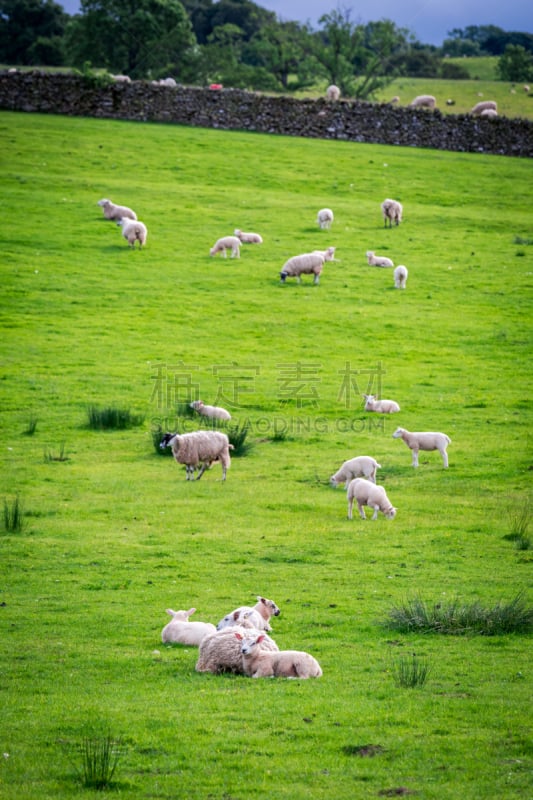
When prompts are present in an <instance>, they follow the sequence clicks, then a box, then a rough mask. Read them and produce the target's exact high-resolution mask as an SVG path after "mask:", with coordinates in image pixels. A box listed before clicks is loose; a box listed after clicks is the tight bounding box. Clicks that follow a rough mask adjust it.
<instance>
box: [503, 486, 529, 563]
mask: <svg viewBox="0 0 533 800" xmlns="http://www.w3.org/2000/svg"><path fill="white" fill-rule="evenodd" d="M530 523H531V497H529V496H528V497H525V498H521V499H519V500H510V502H509V533H508V534H506V536H504V539H508V540H509V541H511V542H514V543H515V545H516V549H517V550H530V549H531V546H532V542H531V536H530V534H529V525H530Z"/></svg>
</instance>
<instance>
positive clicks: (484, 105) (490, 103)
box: [470, 100, 498, 117]
mask: <svg viewBox="0 0 533 800" xmlns="http://www.w3.org/2000/svg"><path fill="white" fill-rule="evenodd" d="M488 108H490V109H492V110H493V111H497V110H498V104H497V103H496V102H495V101H494V100H482V101H481V103H476V105H475V106H473V108H471V109H470V113H471V114H473V115H474V116H475V117H477V116H479V115H480V114H481V112H482V111H486V110H487V109H488Z"/></svg>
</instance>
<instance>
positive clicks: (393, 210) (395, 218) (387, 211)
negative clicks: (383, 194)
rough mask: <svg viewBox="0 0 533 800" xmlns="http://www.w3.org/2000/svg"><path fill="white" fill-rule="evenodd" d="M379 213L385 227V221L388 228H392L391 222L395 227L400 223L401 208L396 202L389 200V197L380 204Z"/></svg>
mask: <svg viewBox="0 0 533 800" xmlns="http://www.w3.org/2000/svg"><path fill="white" fill-rule="evenodd" d="M381 211H382V213H383V220H384V223H385V227H387V220H388V222H389V228H392V223H393V222H394V224H395V225H399V224H400V222H401V221H402V214H403V206H402V204H401V203H400V202H399V201H398V200H391V198H390V197H387V198H386V199H385V200H384V201H383V202H382V204H381Z"/></svg>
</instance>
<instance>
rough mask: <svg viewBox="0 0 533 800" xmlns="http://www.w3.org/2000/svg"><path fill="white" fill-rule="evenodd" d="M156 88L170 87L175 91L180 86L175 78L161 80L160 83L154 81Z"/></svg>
mask: <svg viewBox="0 0 533 800" xmlns="http://www.w3.org/2000/svg"><path fill="white" fill-rule="evenodd" d="M152 83H153V84H154V86H170V88H171V89H175V88H176V86H177V85H178V84H177V83H176V81H175V80H174V78H161V80H159V81H152Z"/></svg>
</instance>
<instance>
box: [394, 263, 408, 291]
mask: <svg viewBox="0 0 533 800" xmlns="http://www.w3.org/2000/svg"><path fill="white" fill-rule="evenodd" d="M408 275H409V272H408V271H407V267H404V266H403V264H400V265H399V266H398V267H396V269H395V270H394V286H395V287H396V289H405V287H406V286H407V276H408Z"/></svg>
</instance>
